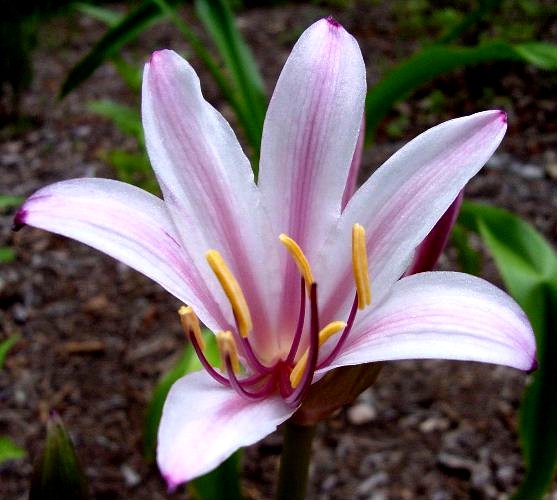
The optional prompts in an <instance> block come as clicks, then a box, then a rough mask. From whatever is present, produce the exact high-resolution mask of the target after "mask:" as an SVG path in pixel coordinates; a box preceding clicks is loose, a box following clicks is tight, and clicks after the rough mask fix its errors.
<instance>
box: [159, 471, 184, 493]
mask: <svg viewBox="0 0 557 500" xmlns="http://www.w3.org/2000/svg"><path fill="white" fill-rule="evenodd" d="M163 478H164V481H165V482H166V490H167V492H168V493H169V494H170V493H174V492H175V491H176V488H178V486H179V485H180V484H181V481H176V480H175V479H174V478H173V477H172V476H171V475H170V474H163Z"/></svg>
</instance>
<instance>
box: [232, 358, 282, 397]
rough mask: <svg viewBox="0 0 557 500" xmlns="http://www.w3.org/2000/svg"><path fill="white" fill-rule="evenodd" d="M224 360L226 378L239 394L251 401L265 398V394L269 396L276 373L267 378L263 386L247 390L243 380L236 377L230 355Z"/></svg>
mask: <svg viewBox="0 0 557 500" xmlns="http://www.w3.org/2000/svg"><path fill="white" fill-rule="evenodd" d="M224 362H225V366H226V371H227V373H228V378H229V379H230V385H231V386H232V388H233V389H234V390H235V391H236V392H237V393H238V394H239V395H240V396H242V397H244V398H246V399H249V400H252V401H258V400H261V399H264V398H266V397H267V396H269V394H271V392H272V390H273V387H274V385H275V381H276V373H273V374H272V375H271V376H270V377H269V378H268V380H267V382H265V384H263V386H262V387H260V388H259V389H256V390H247V389H246V388H245V385H246V384H244V381H243V380H238V378H237V377H236V375H235V373H234V367H233V363H232V360H231V359H230V356H228V355H227V356H226V357H225V360H224Z"/></svg>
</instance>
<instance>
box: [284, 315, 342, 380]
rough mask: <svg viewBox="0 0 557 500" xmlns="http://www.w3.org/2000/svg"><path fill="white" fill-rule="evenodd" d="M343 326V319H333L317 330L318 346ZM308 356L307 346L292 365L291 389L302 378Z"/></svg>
mask: <svg viewBox="0 0 557 500" xmlns="http://www.w3.org/2000/svg"><path fill="white" fill-rule="evenodd" d="M345 327H346V323H345V322H344V321H333V322H331V323H329V324H328V325H327V326H326V327H325V328H323V329H322V330H321V331H320V332H319V346H320V347H321V346H322V345H323V344H324V343H325V342H327V340H329V338H330V337H331V336H333V335H334V334H335V333H338V332H340V331H341V330H342V329H344V328H345ZM308 356H309V348H308V349H306V351H305V352H304V354H302V356H301V357H300V359H299V360H298V362H297V363H296V364H295V365H294V368H293V370H292V371H291V372H290V385H291V386H292V388H293V389H295V388H296V387H297V386H298V384H299V383H300V381H301V380H302V375H303V374H304V371H305V369H306V365H307V363H308Z"/></svg>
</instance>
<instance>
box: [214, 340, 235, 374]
mask: <svg viewBox="0 0 557 500" xmlns="http://www.w3.org/2000/svg"><path fill="white" fill-rule="evenodd" d="M217 347H218V349H219V354H220V359H221V363H222V370H223V371H226V358H227V357H229V358H230V363H231V364H232V371H233V372H234V373H240V361H239V360H238V349H237V348H236V342H234V337H233V335H232V332H231V331H229V330H226V331H225V332H218V333H217Z"/></svg>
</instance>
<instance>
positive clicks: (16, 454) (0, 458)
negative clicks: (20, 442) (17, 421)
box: [0, 436, 25, 464]
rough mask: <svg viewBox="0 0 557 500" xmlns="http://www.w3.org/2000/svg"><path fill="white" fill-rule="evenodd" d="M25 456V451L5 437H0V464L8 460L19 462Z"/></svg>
mask: <svg viewBox="0 0 557 500" xmlns="http://www.w3.org/2000/svg"><path fill="white" fill-rule="evenodd" d="M24 456H25V450H24V449H23V448H20V447H19V446H17V445H16V444H15V443H14V442H13V441H11V440H10V439H8V438H7V437H4V436H0V464H3V463H4V462H7V461H8V460H19V459H20V458H23V457H24Z"/></svg>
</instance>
